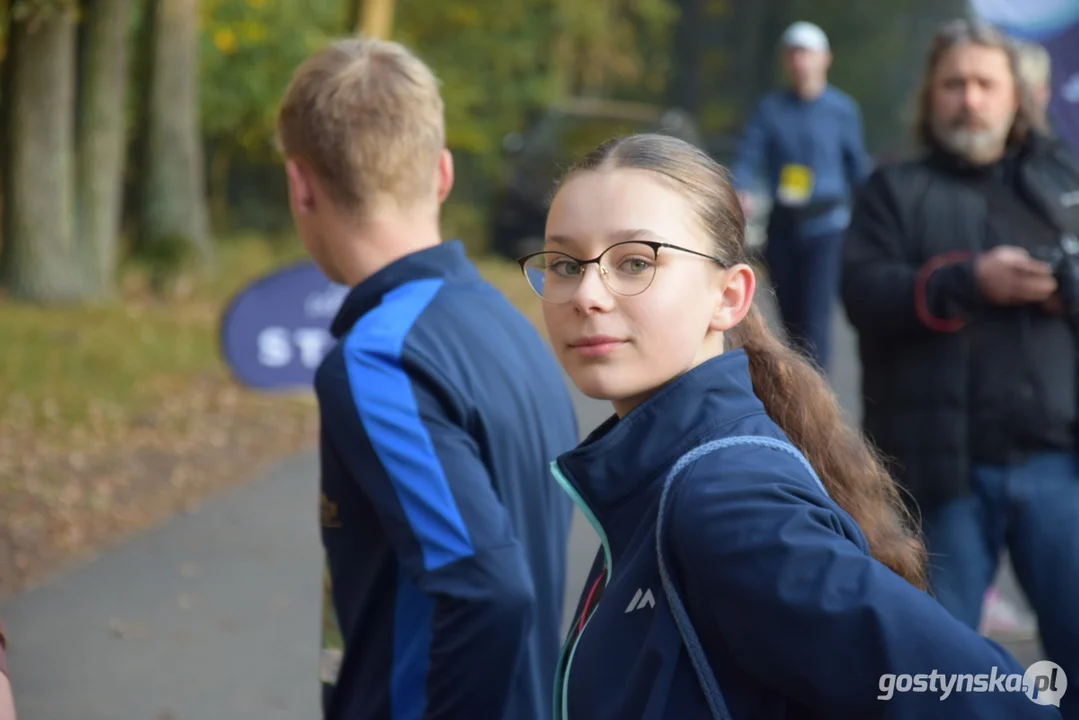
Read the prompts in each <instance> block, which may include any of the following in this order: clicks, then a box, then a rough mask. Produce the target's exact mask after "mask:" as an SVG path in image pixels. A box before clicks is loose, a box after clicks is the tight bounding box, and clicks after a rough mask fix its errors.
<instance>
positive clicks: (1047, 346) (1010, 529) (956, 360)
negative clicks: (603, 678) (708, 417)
mask: <svg viewBox="0 0 1079 720" xmlns="http://www.w3.org/2000/svg"><path fill="white" fill-rule="evenodd" d="M1017 69H1018V58H1017V56H1016V50H1015V48H1014V47H1013V46H1012V44H1011V43H1010V42H1009V41H1008V40H1007V39H1006V38H1004V37H1003V36H1002V35H1001V34H1000V33H999V32H997V31H996V30H994V29H993V28H992V27H990V26H987V25H982V24H979V23H977V22H972V21H968V20H955V21H950V22H948V23H946V24H945V25H944V26H942V27H941V28H940V30H939V31H938V33H937V35H936V37H935V39H934V42H933V44H932V47H931V50H930V53H929V58H928V62H927V64H926V68H925V75H924V83H923V85H924V86H923V88H922V92H921V96H920V108H919V109H920V117H919V121H918V125H917V136H918V140H919V143H920V144H921V146H922V147H923V149H924V152H923V153H922V154H921V156H920V157H919V158H917V159H915V160H911V161H909V162H904V163H898V164H893V165H889V166H884V167H881V168H878V169H877V170H876V171H875V172H874V174H873V175H872V176H871V177H870V179H869V180H868V181H867V182H866V185H865V186H864V188H863V191H862V192H861V193H860V195H859V198H858V200H857V202H856V203H855V206H854V209H853V216H852V219H851V223H850V226H849V228H848V231H847V234H846V236H845V240H844V249H843V271H842V272H843V278H842V297H843V303H844V305H845V306H846V311H847V315H848V317H849V318H850V320H851V322H852V324H853V325H854V327H855V328H856V330H857V332H858V335H859V346H860V348H859V349H860V355H861V360H862V367H863V377H862V393H863V399H864V406H865V413H864V420H863V423H864V429H865V431H866V432H867V434H868V435H869V436H870V437H871V439H872V440H873V441H874V442H875V443H876V444H877V446H878V447H879V448H880V449H881V450H882V451H883V453H884V454H885V455H886V456H887V457H888V458H889V460H891V461H892V462H893V468H894V472H895V474H896V477H897V478H898V479H899V480H900V482H901V483H902V485H903V486H904V487H905V488H906V489H907V490H908V491H909V493H910V497H911V500H912V501H913V502H914V503H915V504H916V505H917V509H918V510H919V511H920V514H921V516H922V520H923V529H924V532H925V536H926V544H927V546H928V549H929V553H930V582H931V585H932V590H933V592H934V594H935V595H936V597H937V598H938V599H939V600H940V602H941V603H942V604H944V605H945V606H946V607H947V608H948V609H949V610H951V611H952V612H953V613H954V614H955V615H956V616H958V617H959V618H960V619H962V620H963V621H965V622H967V623H968V624H969V625H970V626H971V627H977V626H978V621H979V619H980V615H981V608H982V601H983V597H984V595H985V591H986V588H988V587H989V584H990V583H991V582H992V580H993V577H994V574H995V572H996V569H997V565H998V562H999V558H1000V554H1001V552H1002V550H1003V549H1005V548H1007V549H1008V551H1009V553H1010V555H1011V559H1012V562H1013V564H1014V566H1015V570H1016V575H1017V577H1018V579H1019V580H1020V583H1021V584H1022V586H1023V588H1024V590H1025V591H1026V593H1027V596H1028V597H1029V598H1030V601H1031V605H1032V607H1033V609H1034V610H1035V612H1036V614H1037V616H1038V622H1039V626H1040V630H1041V635H1042V641H1043V645H1044V648H1045V651H1046V652H1047V654H1048V655H1049V657H1050V658H1051V659H1052V660H1053V661H1055V662H1056V663H1058V664H1059V665H1060V666H1061V667H1062V668H1063V670H1064V671H1066V673H1067V674H1070V675H1071V676H1072V677H1073V678H1079V602H1077V601H1076V598H1077V597H1079V463H1077V460H1076V457H1077V456H1076V447H1077V446H1076V405H1077V395H1079V385H1077V380H1076V375H1077V367H1079V360H1077V357H1079V356H1077V348H1076V336H1075V328H1076V327H1077V326H1076V324H1075V322H1074V321H1075V317H1074V315H1073V314H1071V313H1067V312H1065V311H1064V306H1066V305H1067V303H1066V302H1063V303H1062V300H1065V301H1066V300H1068V298H1069V297H1070V294H1069V292H1070V291H1069V289H1070V287H1071V286H1070V285H1069V284H1068V283H1067V282H1066V280H1065V278H1064V276H1063V275H1062V274H1061V273H1062V270H1061V269H1060V268H1061V267H1062V266H1061V265H1059V264H1057V263H1055V261H1053V260H1052V258H1053V256H1054V255H1061V251H1062V250H1065V251H1066V250H1068V249H1074V247H1076V246H1079V242H1076V240H1075V236H1076V235H1077V234H1079V167H1077V166H1076V165H1075V163H1074V161H1073V160H1072V159H1071V157H1070V156H1069V154H1068V153H1067V151H1066V150H1064V149H1063V148H1062V147H1061V146H1060V145H1059V144H1058V143H1054V142H1052V141H1051V140H1050V139H1049V138H1048V137H1046V135H1045V134H1044V127H1043V126H1042V122H1041V120H1040V118H1041V117H1042V115H1041V113H1040V112H1039V110H1038V108H1037V105H1036V102H1035V99H1034V97H1033V96H1032V94H1031V92H1030V91H1029V89H1028V88H1027V87H1026V86H1025V84H1023V83H1021V82H1019V81H1018V80H1017V78H1018V73H1017ZM912 672H914V671H912ZM1061 709H1062V712H1063V715H1064V717H1065V718H1076V717H1079V693H1069V694H1068V696H1067V697H1065V698H1064V700H1063V704H1062V707H1061Z"/></svg>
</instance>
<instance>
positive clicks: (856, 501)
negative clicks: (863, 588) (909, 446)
mask: <svg viewBox="0 0 1079 720" xmlns="http://www.w3.org/2000/svg"><path fill="white" fill-rule="evenodd" d="M603 168H633V169H638V170H650V171H652V172H655V173H658V174H659V175H660V176H661V177H662V178H664V179H665V180H666V181H667V182H669V183H671V184H672V186H673V187H675V188H677V189H678V190H679V191H681V192H683V193H684V194H685V195H686V197H687V199H688V200H689V201H690V203H691V205H692V206H693V208H694V212H695V213H696V214H697V216H698V218H699V219H700V221H701V223H702V225H703V226H704V227H705V228H706V229H707V230H708V231H709V232H710V234H711V235H712V237H713V238H714V239H715V243H716V252H717V253H718V254H719V256H720V257H724V258H728V259H730V260H732V261H734V262H740V261H743V260H744V258H745V217H744V215H743V214H742V208H741V203H740V202H739V200H738V196H737V194H736V193H735V191H734V187H733V186H732V184H731V182H730V178H729V175H728V173H727V171H726V170H725V169H724V168H723V167H722V166H721V165H719V164H718V163H716V162H715V161H713V160H712V159H711V158H710V157H708V156H707V155H706V154H705V153H703V152H701V151H700V150H698V149H697V148H695V147H694V146H692V145H690V144H688V143H685V142H683V141H681V140H677V139H675V138H672V137H668V136H665V135H634V136H630V137H625V138H619V139H616V140H612V141H610V142H607V143H605V144H604V145H602V146H600V147H599V148H597V149H596V150H595V151H594V152H592V153H591V154H589V155H588V156H587V157H586V158H585V159H584V160H583V161H582V162H581V163H580V164H578V165H577V166H576V167H575V168H574V169H573V170H571V171H570V173H571V174H572V173H575V172H581V171H586V170H598V169H603ZM728 336H729V337H728V338H727V342H728V345H729V346H730V347H740V348H744V349H745V351H746V354H747V356H748V357H749V369H750V373H751V375H752V379H753V388H754V390H755V391H756V393H757V395H758V397H760V399H761V401H762V402H763V403H764V406H765V408H766V409H767V411H768V415H769V416H770V417H771V418H772V420H773V421H774V422H775V423H776V424H777V425H779V427H780V428H782V429H783V432H784V433H786V434H787V437H789V438H790V440H791V442H793V443H794V444H795V445H796V446H797V447H798V448H799V449H800V450H801V451H802V453H803V454H804V455H805V456H806V459H808V460H809V463H810V465H812V466H813V468H814V469H815V470H816V472H817V474H818V475H819V476H820V479H821V482H823V483H824V486H825V487H826V488H827V489H828V492H829V493H830V494H831V496H832V497H833V498H834V499H835V501H836V503H838V504H839V506H840V507H842V508H843V509H844V510H846V511H847V512H848V513H850V515H851V517H853V518H854V520H855V522H857V523H858V525H859V526H860V527H861V529H862V532H863V533H865V536H866V538H867V539H868V541H869V547H870V551H871V552H872V554H873V557H875V558H876V559H877V560H879V561H880V562H882V563H884V564H885V565H887V566H888V567H889V568H891V569H892V570H893V571H894V572H895V573H897V574H898V575H900V576H902V577H903V578H905V579H906V580H907V581H908V582H910V583H911V584H912V585H915V586H916V587H918V588H921V589H923V590H924V589H926V586H927V582H926V570H925V566H926V551H925V547H924V545H923V544H922V542H921V541H920V539H919V537H918V535H917V534H916V532H915V531H914V523H913V522H912V518H911V515H910V512H909V510H908V509H907V506H906V505H905V504H904V503H903V500H902V498H901V497H900V494H899V489H898V486H897V485H896V483H895V481H894V480H893V479H892V477H891V476H890V475H889V474H888V471H887V470H886V468H885V466H884V463H883V462H882V461H881V458H880V457H879V455H878V454H877V453H876V452H875V451H874V450H873V448H872V447H871V446H870V445H869V444H868V443H867V442H866V440H865V438H864V437H863V435H862V433H861V432H860V431H859V430H858V429H857V428H855V427H854V426H853V425H852V424H851V423H849V422H848V421H847V419H846V418H845V417H844V416H843V412H842V410H841V408H840V406H839V402H838V400H837V399H836V396H835V394H834V393H833V392H832V390H831V388H830V387H829V386H828V383H827V381H826V380H825V379H824V377H823V376H822V375H821V374H820V372H818V370H817V369H816V368H815V367H814V366H813V365H811V364H810V363H809V361H807V360H806V359H804V358H803V357H802V356H801V355H800V354H799V353H797V352H796V351H794V350H793V349H791V348H790V347H788V346H787V345H786V344H784V343H783V342H782V341H780V340H779V338H777V337H776V336H775V335H774V334H773V333H772V332H771V330H769V329H768V326H767V324H766V323H765V321H764V317H763V315H762V314H761V312H760V310H759V309H758V308H757V307H756V306H754V307H753V308H752V309H751V310H750V312H749V314H748V315H747V316H746V317H745V319H743V320H742V322H741V323H739V325H738V326H737V327H736V328H734V329H733V330H731V331H730V332H728Z"/></svg>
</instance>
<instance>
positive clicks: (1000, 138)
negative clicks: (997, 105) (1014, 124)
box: [933, 120, 1011, 164]
mask: <svg viewBox="0 0 1079 720" xmlns="http://www.w3.org/2000/svg"><path fill="white" fill-rule="evenodd" d="M1010 130H1011V123H1009V124H1008V125H1007V126H1005V127H1004V128H1003V129H988V130H972V129H971V128H965V127H958V128H957V127H953V126H951V125H950V124H946V123H943V122H941V121H939V120H938V121H934V123H933V136H934V137H936V139H937V142H939V143H940V144H941V146H942V147H943V148H944V149H946V150H949V151H951V152H953V153H955V154H956V155H959V156H960V157H962V158H964V159H965V160H968V161H969V162H972V163H975V164H985V163H991V162H994V161H996V160H997V159H999V158H1000V156H1001V155H1003V154H1004V146H1005V145H1006V144H1007V142H1008V133H1009V131H1010Z"/></svg>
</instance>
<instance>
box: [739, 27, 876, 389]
mask: <svg viewBox="0 0 1079 720" xmlns="http://www.w3.org/2000/svg"><path fill="white" fill-rule="evenodd" d="M781 46H782V56H783V66H784V69H785V70H786V73H787V77H788V80H789V83H790V84H789V86H788V88H786V89H784V90H782V91H779V92H774V93H771V94H769V95H767V96H765V97H764V99H763V100H761V102H760V104H759V105H758V106H757V108H756V111H755V112H754V114H753V116H752V118H751V119H750V121H749V123H748V124H747V125H746V127H745V129H744V138H743V142H742V147H741V151H740V154H739V157H738V160H737V162H736V163H735V167H734V179H735V187H736V188H737V189H738V191H739V194H740V196H741V198H742V202H743V205H744V207H745V209H746V213H747V215H748V214H751V213H752V212H753V208H752V204H751V196H750V194H749V192H750V191H751V190H752V189H753V188H754V187H755V186H756V185H757V184H758V178H759V177H760V176H762V175H763V180H764V182H765V184H766V187H767V189H768V192H769V193H770V194H771V197H772V211H771V213H770V215H769V218H768V245H767V248H766V249H765V261H766V263H767V264H768V268H769V275H770V278H771V281H772V284H773V286H774V287H775V292H776V297H777V299H778V301H779V311H780V315H781V316H782V318H783V323H784V325H785V326H786V330H787V333H788V335H790V336H791V339H792V340H793V341H794V342H795V343H796V344H798V345H800V346H801V347H802V348H803V349H804V350H805V352H806V354H807V355H808V356H809V357H810V358H812V359H813V360H815V361H816V362H817V364H818V365H819V366H820V367H821V369H822V370H827V367H828V360H829V346H830V343H829V338H830V335H831V327H832V316H833V305H834V303H835V301H836V298H837V296H838V292H839V268H840V249H841V247H842V238H843V231H844V230H845V228H846V226H847V222H848V220H849V219H850V209H849V208H850V202H851V196H852V195H853V191H854V189H855V188H856V187H857V186H858V185H860V184H861V183H862V181H863V180H865V179H866V177H868V175H869V172H870V170H871V162H870V160H869V157H868V156H867V155H866V152H865V146H864V133H863V129H862V117H861V111H860V110H859V108H858V104H857V103H856V102H855V101H854V100H853V99H852V98H851V97H850V96H848V95H847V94H845V93H843V92H841V91H840V90H838V89H836V88H835V87H833V86H831V85H829V84H828V68H829V67H830V66H831V63H832V53H831V48H830V46H829V43H828V37H827V36H826V35H825V34H824V31H823V30H821V29H820V28H819V27H817V26H816V25H813V24H812V23H808V22H796V23H794V24H793V25H791V26H790V27H789V28H787V30H786V32H784V33H783V37H782V41H781Z"/></svg>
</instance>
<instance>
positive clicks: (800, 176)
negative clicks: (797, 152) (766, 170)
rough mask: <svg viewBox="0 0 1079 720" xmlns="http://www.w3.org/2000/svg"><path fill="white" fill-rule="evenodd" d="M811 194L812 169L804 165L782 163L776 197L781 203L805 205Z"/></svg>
mask: <svg viewBox="0 0 1079 720" xmlns="http://www.w3.org/2000/svg"><path fill="white" fill-rule="evenodd" d="M812 195H813V171H812V170H810V169H809V168H807V167H806V166H805V165H784V166H783V169H782V170H781V171H780V173H779V189H778V190H777V191H776V199H777V200H778V201H779V203H780V204H782V205H791V206H798V205H805V204H806V203H807V202H809V198H810V197H812Z"/></svg>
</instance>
